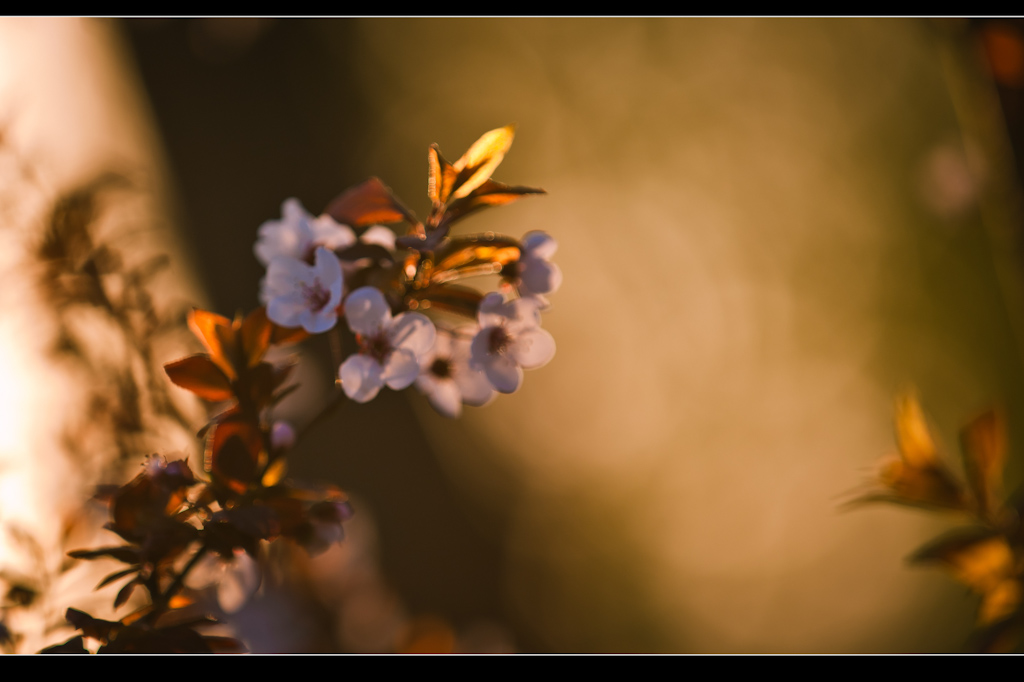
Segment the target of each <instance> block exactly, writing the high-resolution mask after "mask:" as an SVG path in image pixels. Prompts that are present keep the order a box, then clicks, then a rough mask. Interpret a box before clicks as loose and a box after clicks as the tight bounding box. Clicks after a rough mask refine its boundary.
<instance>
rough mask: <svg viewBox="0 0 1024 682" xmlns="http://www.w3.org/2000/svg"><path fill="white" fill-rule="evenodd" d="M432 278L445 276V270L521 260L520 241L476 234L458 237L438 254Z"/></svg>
mask: <svg viewBox="0 0 1024 682" xmlns="http://www.w3.org/2000/svg"><path fill="white" fill-rule="evenodd" d="M436 259H437V261H436V262H437V265H435V266H434V270H433V273H434V274H433V276H432V279H435V280H436V279H437V277H438V276H439V275H441V276H443V273H444V271H445V270H456V269H459V268H465V267H473V266H476V265H483V264H495V265H498V266H504V265H506V264H508V263H511V262H514V261H517V260H519V242H518V241H516V240H515V239H512V238H511V237H498V236H494V235H475V236H472V237H456V238H454V239H452V240H451V241H449V242H448V244H446V245H445V247H444V249H442V250H441V251H439V252H438V253H437V256H436Z"/></svg>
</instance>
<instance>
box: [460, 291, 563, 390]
mask: <svg viewBox="0 0 1024 682" xmlns="http://www.w3.org/2000/svg"><path fill="white" fill-rule="evenodd" d="M543 305H544V303H543V301H542V300H541V299H539V298H537V297H532V296H531V297H526V298H518V299H515V300H512V301H508V302H505V301H504V300H503V299H502V296H501V294H498V293H494V292H492V293H490V294H487V295H486V296H484V298H483V300H482V301H480V312H479V319H480V331H479V332H477V334H476V336H474V337H473V342H472V345H471V346H470V365H471V366H472V367H474V368H476V369H482V370H483V372H484V374H486V375H487V380H488V381H490V382H491V385H492V386H494V388H495V390H497V391H499V392H501V393H512V392H514V391H515V390H516V389H518V388H519V384H521V383H522V381H523V369H535V368H537V367H542V366H544V365H546V364H547V363H548V362H549V361H550V360H551V358H552V357H554V355H555V340H554V339H553V338H552V337H551V334H549V333H548V332H546V331H544V330H543V329H541V328H540V308H541V307H542V306H543Z"/></svg>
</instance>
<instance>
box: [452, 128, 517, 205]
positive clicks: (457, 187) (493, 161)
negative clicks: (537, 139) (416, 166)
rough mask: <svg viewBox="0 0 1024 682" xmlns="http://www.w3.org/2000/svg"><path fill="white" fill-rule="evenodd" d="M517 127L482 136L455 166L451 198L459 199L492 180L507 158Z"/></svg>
mask: <svg viewBox="0 0 1024 682" xmlns="http://www.w3.org/2000/svg"><path fill="white" fill-rule="evenodd" d="M515 134H516V127H515V125H507V126H505V127H504V128H495V129H494V130H491V131H488V132H486V133H484V134H483V135H481V136H480V139H479V140H477V141H476V142H474V143H473V145H472V146H471V147H470V148H469V149H468V150H467V151H466V153H465V154H463V155H462V157H461V158H460V159H459V160H458V161H456V162H455V163H454V164H453V168H454V170H455V172H456V173H457V176H456V178H455V182H454V183H453V187H452V192H451V198H452V199H459V198H462V197H464V196H468V195H469V193H470V192H472V191H473V190H475V189H476V188H477V187H479V186H480V185H482V184H483V183H484V182H485V181H486V180H488V179H490V177H491V173H493V172H494V169H495V168H497V167H498V164H500V163H501V162H502V160H503V159H504V158H505V152H507V151H508V148H509V147H510V146H512V139H513V138H514V137H515Z"/></svg>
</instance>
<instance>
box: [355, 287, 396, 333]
mask: <svg viewBox="0 0 1024 682" xmlns="http://www.w3.org/2000/svg"><path fill="white" fill-rule="evenodd" d="M345 319H346V320H348V326H349V329H351V330H352V331H354V332H355V333H356V334H360V335H362V336H374V335H376V334H379V333H380V331H381V330H382V329H387V328H388V327H389V326H390V325H391V308H390V307H388V302H387V301H386V300H384V294H382V293H380V291H379V290H377V289H375V288H373V287H360V288H358V289H356V290H355V291H353V292H352V293H351V294H349V295H348V298H346V299H345Z"/></svg>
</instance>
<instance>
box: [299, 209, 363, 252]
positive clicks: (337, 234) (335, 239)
mask: <svg viewBox="0 0 1024 682" xmlns="http://www.w3.org/2000/svg"><path fill="white" fill-rule="evenodd" d="M310 226H311V228H312V229H311V232H312V241H313V243H314V244H316V245H317V246H325V247H327V248H328V249H330V250H331V251H340V250H341V249H346V248H348V247H350V246H352V245H353V244H355V243H356V233H355V232H354V231H353V230H352V228H351V227H349V226H348V225H342V224H341V223H339V222H337V221H336V220H335V219H334V218H332V217H331V216H329V215H327V214H326V213H325V214H323V215H322V216H320V217H318V218H314V219H313V220H312V221H311V222H310Z"/></svg>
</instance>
